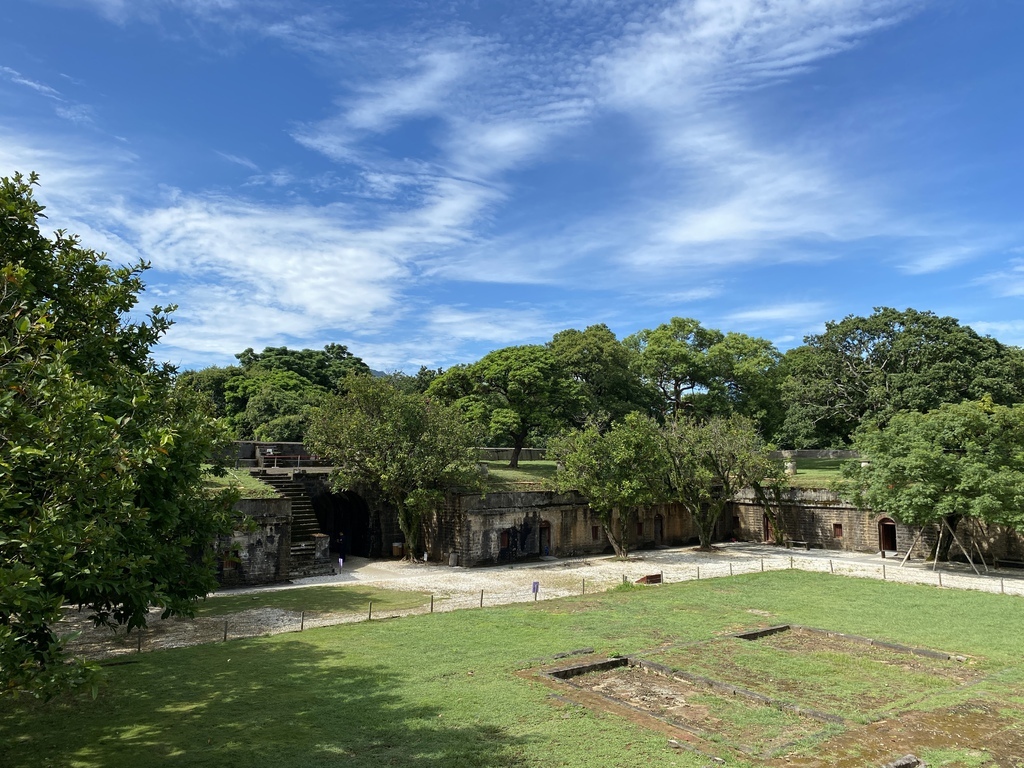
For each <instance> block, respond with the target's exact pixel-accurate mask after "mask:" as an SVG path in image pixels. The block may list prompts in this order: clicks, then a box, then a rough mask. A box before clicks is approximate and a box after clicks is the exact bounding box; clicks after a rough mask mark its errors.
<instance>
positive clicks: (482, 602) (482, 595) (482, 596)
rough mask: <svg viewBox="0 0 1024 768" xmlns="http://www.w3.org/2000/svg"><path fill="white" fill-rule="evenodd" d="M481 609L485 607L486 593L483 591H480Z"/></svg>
mask: <svg viewBox="0 0 1024 768" xmlns="http://www.w3.org/2000/svg"><path fill="white" fill-rule="evenodd" d="M480 607H481V608H483V607H484V591H483V590H482V589H481V590H480Z"/></svg>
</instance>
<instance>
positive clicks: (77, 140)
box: [0, 0, 1024, 371]
mask: <svg viewBox="0 0 1024 768" xmlns="http://www.w3.org/2000/svg"><path fill="white" fill-rule="evenodd" d="M1022 34H1024V3H1020V2H1017V1H1016V0H969V1H967V0H964V1H962V2H953V0H934V1H933V2H924V1H917V0H675V1H673V0H661V1H658V2H641V1H640V0H616V1H612V0H607V1H605V0H601V1H597V0H514V1H511V2H503V1H500V0H495V1H493V2H490V1H486V2H462V1H461V0H450V1H449V2H429V1H426V0H408V1H396V2H389V1H388V0H376V1H374V2H369V1H367V2H361V1H360V0H355V1H353V2H345V3H323V2H315V3H314V2H310V3H307V2H304V1H303V0H288V1H287V2H286V1H284V0H280V1H279V0H78V1H77V2H76V1H75V0H9V2H6V3H3V4H2V5H0V174H3V175H6V174H9V173H10V172H13V171H15V170H21V171H24V172H27V171H31V170H36V171H38V172H39V173H40V174H41V176H42V186H41V189H40V192H39V196H40V198H41V199H42V200H43V201H44V202H45V203H46V204H47V206H48V214H49V217H50V219H49V226H50V227H52V228H57V227H63V228H66V229H69V230H71V231H73V232H77V233H79V234H80V235H81V236H82V239H83V242H84V243H85V244H86V245H88V246H90V247H94V248H96V249H98V250H104V251H106V252H107V253H108V254H109V255H110V257H111V259H112V260H114V261H116V262H128V261H132V260H136V259H139V258H144V259H146V260H148V261H149V262H151V263H152V269H151V271H150V272H148V273H147V277H146V280H147V285H148V289H147V292H146V295H145V296H144V297H143V304H144V306H146V307H148V306H150V305H152V304H156V303H161V304H165V303H171V302H173V303H176V304H178V305H179V310H178V312H177V313H176V318H177V323H176V325H175V326H174V328H173V329H172V330H171V332H170V333H169V334H168V336H167V337H166V338H165V340H164V341H163V342H162V343H161V345H160V347H159V349H158V350H157V356H158V357H160V358H161V359H167V360H170V361H171V362H174V363H176V364H179V365H182V366H183V367H202V366H204V365H209V364H225V363H229V362H233V355H234V354H235V353H236V352H240V351H241V350H243V349H245V348H246V347H254V348H256V349H261V348H262V347H264V346H268V345H274V346H277V345H288V346H291V347H321V346H323V345H324V344H326V343H328V342H339V343H343V344H347V345H348V346H349V348H350V349H351V350H352V351H353V352H355V353H356V354H358V355H360V356H361V357H363V358H364V359H365V360H366V361H367V362H368V363H369V364H370V365H371V366H373V367H374V368H378V369H385V370H396V369H402V370H407V371H415V370H416V369H418V368H419V366H420V365H424V364H425V365H430V366H439V365H440V366H444V367H447V366H449V365H451V364H454V363H457V362H468V361H472V360H475V359H478V358H479V357H480V356H482V355H483V354H484V353H486V352H487V351H489V350H491V349H494V348H497V347H501V346H506V345H510V344H523V343H536V342H544V341H546V340H548V339H549V338H550V337H551V335H552V334H553V333H555V332H557V331H559V330H561V329H564V328H571V327H575V328H583V327H585V326H587V325H590V324H593V323H606V324H608V325H609V326H610V327H611V328H612V329H613V330H614V331H615V332H616V333H617V334H618V335H619V336H620V337H624V336H627V335H629V334H630V333H633V332H635V331H637V330H639V329H641V328H646V327H653V326H655V325H658V324H660V323H662V322H665V321H667V320H668V319H669V318H670V317H672V316H674V315H681V316H689V317H696V318H698V319H699V320H701V321H702V322H703V323H704V324H705V325H707V326H711V327H717V328H721V329H723V330H734V331H742V332H745V333H749V334H753V335H758V336H764V337H766V338H769V339H771V340H773V341H774V342H775V343H776V344H778V345H779V347H780V348H782V349H786V348H788V347H791V346H794V345H796V344H799V343H800V341H801V339H802V337H803V336H804V335H805V334H807V333H813V332H816V331H818V330H820V329H821V328H822V327H823V324H824V322H825V321H826V320H830V319H840V318H842V317H843V316H845V315H847V314H851V313H852V314H868V313H870V312H871V310H872V307H875V306H883V305H884V306H895V307H899V308H904V307H914V308H916V309H921V310H925V309H927V310H932V311H934V312H937V313H939V314H949V315H953V316H955V317H957V318H959V319H960V320H961V321H962V322H964V323H967V324H970V325H972V326H973V327H974V328H976V329H977V330H979V331H980V332H982V333H987V334H990V335H993V336H995V337H996V338H998V339H1000V340H1002V341H1004V342H1007V343H1011V344H1024V313H1022V312H1021V298H1022V296H1024V231H1022V230H1024V223H1022V222H1024V219H1022V216H1021V214H1022V211H1024V194H1022V191H1021V180H1022V179H1024V151H1022V146H1024V142H1022V139H1021V137H1022V136H1024V98H1022V97H1021V94H1022V93H1024V49H1022V47H1021V45H1020V39H1021V36H1022Z"/></svg>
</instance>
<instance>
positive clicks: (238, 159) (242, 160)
mask: <svg viewBox="0 0 1024 768" xmlns="http://www.w3.org/2000/svg"><path fill="white" fill-rule="evenodd" d="M217 154H218V155H220V156H221V157H222V158H224V159H225V160H227V161H228V162H229V163H234V164H235V165H240V166H242V167H243V168H248V169H249V170H250V171H256V172H257V173H258V172H259V170H260V167H259V166H258V165H256V163H254V162H253V161H252V160H250V159H249V158H247V157H242V156H240V155H233V154H231V153H230V152H220V151H218V152H217Z"/></svg>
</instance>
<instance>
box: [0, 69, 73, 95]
mask: <svg viewBox="0 0 1024 768" xmlns="http://www.w3.org/2000/svg"><path fill="white" fill-rule="evenodd" d="M0 74H2V75H4V76H5V77H6V78H7V79H8V80H10V81H11V82H12V83H14V84H16V85H23V86H25V87H26V88H31V89H32V90H33V91H35V92H36V93H39V94H42V95H43V96H46V97H48V98H51V99H60V98H61V97H60V91H58V90H57V89H56V88H51V87H50V86H48V85H45V84H44V83H39V82H36V81H35V80H30V79H29V78H27V77H23V76H22V74H21V73H20V72H18V71H17V70H14V69H11V68H10V67H0Z"/></svg>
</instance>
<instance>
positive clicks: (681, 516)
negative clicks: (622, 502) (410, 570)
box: [427, 491, 697, 566]
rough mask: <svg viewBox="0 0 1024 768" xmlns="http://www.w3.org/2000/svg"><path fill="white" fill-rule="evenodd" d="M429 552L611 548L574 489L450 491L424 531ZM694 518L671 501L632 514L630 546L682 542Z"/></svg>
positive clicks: (466, 559) (461, 554)
mask: <svg viewBox="0 0 1024 768" xmlns="http://www.w3.org/2000/svg"><path fill="white" fill-rule="evenodd" d="M428 533H429V536H428V537H427V541H428V542H429V552H428V554H430V555H431V556H432V557H434V558H436V559H442V560H443V559H446V558H448V559H449V560H450V555H451V553H455V555H456V558H455V560H456V561H457V563H458V564H459V565H465V566H472V565H491V564H495V563H507V562H514V561H516V560H523V559H530V558H534V559H535V558H538V557H543V556H545V555H551V556H555V557H567V556H575V555H586V554H599V553H602V552H605V551H609V552H610V551H611V545H610V544H609V542H608V538H607V536H606V535H605V533H604V528H603V526H602V524H601V521H600V519H599V517H598V516H597V515H596V514H594V513H593V512H592V511H591V510H590V507H589V506H588V505H587V502H586V499H584V498H583V497H582V496H580V495H579V494H578V493H566V494H560V493H556V492H554V491H518V492H501V493H488V494H484V495H480V494H463V495H455V496H451V497H450V498H449V499H448V502H447V504H446V506H445V510H444V513H443V514H442V516H441V520H440V521H438V522H436V523H435V524H434V525H432V526H431V528H430V530H429V531H428ZM696 536H697V531H696V528H695V527H694V526H693V524H692V520H691V519H690V517H689V515H687V514H686V513H685V512H683V510H682V509H681V508H680V507H679V506H678V505H675V504H662V505H658V506H655V507H652V508H651V509H648V510H646V511H645V512H643V513H641V514H640V515H638V516H637V517H636V519H635V520H634V521H633V523H632V529H631V530H630V549H645V548H648V549H649V548H652V547H656V546H658V545H662V544H665V545H669V544H672V545H680V544H684V543H686V542H689V541H693V540H695V539H696Z"/></svg>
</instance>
